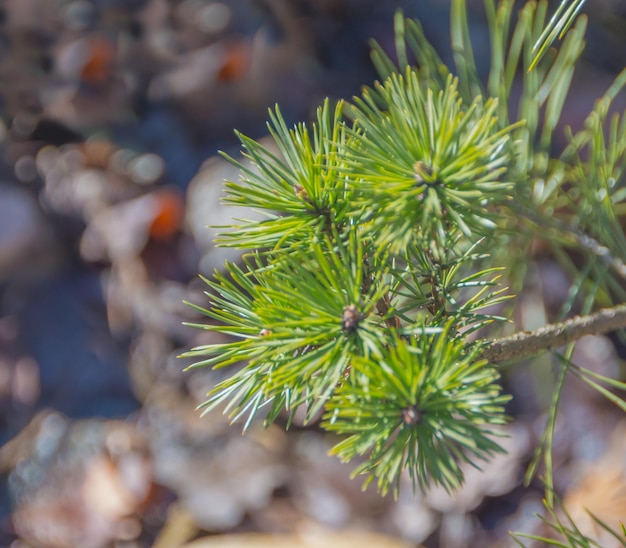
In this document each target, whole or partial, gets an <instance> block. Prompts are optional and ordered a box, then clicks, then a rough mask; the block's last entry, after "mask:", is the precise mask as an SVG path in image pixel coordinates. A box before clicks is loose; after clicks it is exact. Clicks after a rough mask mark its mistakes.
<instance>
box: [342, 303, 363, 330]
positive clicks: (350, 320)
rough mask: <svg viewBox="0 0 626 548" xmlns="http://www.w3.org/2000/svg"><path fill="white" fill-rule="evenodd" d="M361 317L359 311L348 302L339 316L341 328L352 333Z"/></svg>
mask: <svg viewBox="0 0 626 548" xmlns="http://www.w3.org/2000/svg"><path fill="white" fill-rule="evenodd" d="M360 319H361V313H360V312H359V309H358V308H357V307H356V305H354V304H349V305H348V306H346V307H344V309H343V316H342V318H341V321H342V325H343V330H344V331H346V332H347V333H353V332H354V331H356V328H357V327H358V325H359V320H360Z"/></svg>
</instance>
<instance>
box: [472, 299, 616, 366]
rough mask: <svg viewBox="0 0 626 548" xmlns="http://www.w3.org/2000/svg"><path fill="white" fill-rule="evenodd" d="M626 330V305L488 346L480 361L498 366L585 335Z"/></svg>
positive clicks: (527, 332)
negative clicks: (625, 328) (499, 363)
mask: <svg viewBox="0 0 626 548" xmlns="http://www.w3.org/2000/svg"><path fill="white" fill-rule="evenodd" d="M624 327H626V304H621V305H618V306H615V307H613V308H605V309H603V310H600V311H598V312H596V313H594V314H590V315H588V316H576V317H574V318H571V319H569V320H567V321H564V322H560V323H555V324H550V325H546V326H545V327H541V328H539V329H537V330H536V331H523V332H521V333H515V334H514V335H511V336H510V337H503V338H501V339H495V340H493V341H491V342H489V343H488V345H487V346H486V348H485V349H484V350H483V352H482V354H480V358H482V359H485V360H488V361H491V362H501V361H507V360H513V359H521V358H527V357H529V356H533V355H535V354H538V353H539V352H541V351H543V350H549V349H551V348H556V347H559V346H563V345H566V344H568V343H571V342H574V341H576V340H578V339H580V338H581V337H584V336H585V335H599V334H602V333H608V332H609V331H613V330H615V329H620V328H624Z"/></svg>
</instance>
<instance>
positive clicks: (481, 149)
mask: <svg viewBox="0 0 626 548" xmlns="http://www.w3.org/2000/svg"><path fill="white" fill-rule="evenodd" d="M566 4H567V3H566V2H564V3H563V4H562V6H561V11H559V12H557V14H555V16H554V17H553V19H552V20H551V21H550V22H549V23H546V15H547V11H548V4H547V1H545V0H543V1H539V2H529V3H527V4H526V5H524V6H523V7H522V8H521V9H519V10H518V11H516V9H515V2H514V0H501V1H499V2H495V0H485V2H484V5H485V15H486V18H487V21H488V23H489V29H490V35H489V36H490V45H491V50H490V55H491V57H490V71H489V74H488V77H487V79H486V81H482V80H481V79H480V78H479V76H478V75H479V74H480V73H481V71H479V69H478V67H477V64H476V61H475V60H476V59H477V58H484V53H483V54H481V55H475V54H474V51H473V45H472V43H471V40H470V38H469V26H468V21H467V10H466V4H465V1H464V0H452V20H451V37H452V46H453V52H454V60H455V67H454V71H453V70H451V69H449V68H448V67H446V66H445V65H444V64H443V63H442V61H441V59H440V57H439V56H438V54H437V52H436V51H435V50H434V48H433V47H432V46H431V45H430V44H429V43H428V41H427V40H426V38H425V36H424V33H423V30H422V28H421V26H420V25H419V23H418V22H417V21H406V20H404V18H403V17H402V15H401V14H398V15H397V16H396V18H395V29H396V50H397V51H396V59H397V63H394V62H393V61H392V59H391V58H390V57H389V56H388V55H387V53H386V52H384V51H383V49H382V48H381V47H380V46H379V45H377V44H372V49H373V53H372V58H373V61H374V64H375V65H376V67H377V69H378V71H379V73H380V77H381V80H380V81H379V82H376V83H375V84H374V86H373V87H372V88H364V89H363V92H362V94H361V95H360V96H359V97H355V98H354V99H353V101H352V102H351V103H343V102H339V103H338V104H337V105H335V106H332V105H331V104H330V102H329V101H325V102H324V104H323V105H322V106H321V107H320V108H319V109H318V110H317V116H316V119H315V121H314V122H313V123H312V124H310V125H307V124H304V123H301V124H298V125H296V126H295V127H294V128H289V127H288V126H287V124H286V123H285V121H284V119H283V117H282V115H281V113H280V110H279V109H278V108H276V109H275V110H274V111H271V112H270V122H269V124H268V128H269V131H270V133H271V135H272V137H273V139H274V142H275V145H276V147H277V149H278V151H279V153H278V154H276V153H273V152H272V151H270V150H269V149H267V148H265V147H264V146H262V145H261V144H260V143H258V142H256V141H254V140H252V139H250V138H248V137H246V136H244V135H239V138H240V140H241V143H242V146H243V150H244V155H245V156H246V157H247V158H248V159H249V160H250V162H251V164H252V166H253V167H251V168H247V167H245V166H244V165H242V164H237V162H235V161H234V160H232V159H230V158H229V159H230V160H231V161H232V162H234V163H236V164H237V165H238V166H239V167H240V169H241V172H242V177H241V180H240V181H233V182H228V183H227V184H226V189H227V198H226V202H227V203H232V204H239V205H244V206H247V207H251V208H255V209H257V210H261V211H263V212H264V213H265V218H264V219H263V220H261V221H257V220H255V221H251V220H246V219H242V220H238V221H237V223H236V224H234V225H233V226H229V227H223V228H224V232H223V233H222V234H221V236H220V238H219V240H218V243H219V244H220V245H223V246H231V247H237V248H240V249H242V250H248V251H247V253H246V254H245V255H244V258H243V259H242V263H240V264H232V263H228V264H226V265H225V267H224V270H223V271H221V272H216V273H215V276H214V278H213V279H212V280H206V282H207V284H208V286H209V289H210V291H209V292H208V293H207V294H208V296H209V299H210V306H208V307H207V308H202V307H199V306H195V305H192V306H194V307H195V308H196V309H197V310H199V311H200V312H201V313H203V314H205V315H206V316H208V317H209V318H210V319H211V320H213V321H212V323H209V324H206V325H205V324H202V325H197V327H200V328H202V329H207V330H210V331H215V332H219V333H224V334H226V335H228V336H230V337H231V339H230V340H229V341H228V342H224V343H219V344H211V345H206V346H201V347H197V348H194V349H192V350H191V351H189V352H188V353H186V354H185V356H187V357H193V358H194V359H195V360H196V363H195V364H194V365H193V366H192V367H205V366H211V367H216V368H219V367H226V366H236V367H234V372H233V373H232V375H231V376H230V377H229V378H227V379H226V380H224V381H223V382H222V383H220V384H219V385H217V386H216V387H215V388H214V389H213V390H212V391H211V393H210V394H209V395H208V399H207V402H206V403H205V405H204V407H205V409H206V410H207V411H208V410H212V409H215V408H219V409H221V410H225V412H227V413H229V416H230V417H231V418H232V420H234V421H235V420H239V419H244V429H245V428H247V427H248V426H249V424H250V422H251V421H252V420H253V419H254V418H255V417H256V416H258V415H260V416H262V417H263V418H264V420H265V422H266V424H269V423H271V422H272V421H274V420H276V419H277V418H278V417H279V416H281V414H284V415H285V416H286V417H287V418H288V420H291V418H292V417H293V414H294V413H295V412H296V410H297V409H299V408H304V409H305V410H306V417H307V421H312V420H317V419H318V418H319V417H320V415H321V416H322V422H321V426H322V427H323V428H325V429H327V430H329V431H331V432H335V433H337V434H340V435H342V436H345V437H344V438H343V440H342V441H340V442H339V443H338V444H337V445H336V446H335V448H334V449H333V452H334V453H335V454H337V455H338V456H339V457H340V458H341V459H343V460H352V459H356V460H358V461H359V463H360V464H358V466H357V468H356V470H355V472H354V474H355V475H360V474H363V475H365V477H366V479H365V485H367V484H369V483H370V482H372V481H375V483H376V485H377V487H378V489H379V490H380V491H381V492H382V493H386V492H387V491H388V490H392V491H393V492H394V493H395V494H397V492H398V489H399V485H400V479H401V474H402V472H403V471H404V470H407V471H408V475H409V477H410V478H411V480H412V483H413V487H414V489H419V490H422V491H424V490H426V489H428V488H429V487H431V486H433V485H441V486H443V487H444V488H445V489H446V490H448V491H452V490H454V489H456V488H458V487H459V486H460V485H461V483H462V482H463V473H462V466H461V465H462V464H463V463H469V464H472V465H477V463H480V462H481V461H488V460H489V458H490V457H492V456H493V455H494V454H495V453H498V452H500V451H501V448H500V446H499V445H498V444H497V436H496V429H494V426H495V425H501V424H503V423H505V422H506V420H507V417H506V415H505V412H504V404H505V403H506V401H507V397H506V396H505V395H503V394H502V391H501V387H500V381H499V372H498V368H496V367H495V366H494V364H489V363H486V362H485V361H484V360H482V359H481V358H480V356H481V351H482V349H483V348H484V344H485V343H486V342H487V341H486V340H483V339H480V338H476V336H475V335H474V336H470V334H472V333H476V332H477V331H478V332H479V335H480V336H487V335H490V334H492V333H490V332H489V331H488V330H485V329H484V328H486V327H488V326H490V324H492V323H493V322H494V321H496V320H502V319H505V317H506V315H507V314H506V312H507V311H506V310H504V312H503V308H502V305H503V302H504V301H506V300H507V299H509V298H510V295H508V294H507V292H506V290H505V288H502V287H499V285H498V284H499V280H500V276H501V275H502V274H505V275H506V277H507V280H508V281H510V284H511V285H513V286H514V287H516V288H519V287H521V286H522V283H523V278H524V275H525V264H526V262H527V256H528V251H529V249H530V246H531V243H532V241H533V239H535V240H536V239H541V240H543V241H544V242H546V244H547V245H548V246H549V247H550V249H551V250H552V251H553V254H554V256H555V257H557V258H558V259H559V260H561V262H562V264H563V266H564V267H565V269H566V270H567V271H568V272H570V273H571V275H572V276H571V277H572V280H573V283H572V286H571V288H570V298H569V299H568V301H567V303H566V304H565V306H564V308H563V315H564V316H565V315H566V314H568V313H569V312H570V310H571V309H572V308H573V306H574V303H575V302H577V301H580V296H581V295H583V294H584V299H583V305H582V311H583V312H589V311H591V310H593V308H594V307H595V306H597V305H611V304H613V303H614V302H615V300H626V299H625V297H626V293H625V292H626V290H624V285H623V279H624V278H626V265H624V261H626V235H625V234H624V231H623V229H622V222H621V219H623V217H624V215H626V190H625V188H626V185H625V184H624V183H625V177H626V175H625V174H624V169H625V166H626V121H625V120H624V116H614V117H612V118H611V119H610V120H608V112H609V107H610V105H611V101H612V99H613V98H614V97H615V96H616V94H617V93H618V92H619V91H620V90H621V89H623V87H624V85H626V71H625V72H624V73H622V75H620V76H619V77H618V78H617V79H616V81H615V83H614V84H613V85H612V86H611V88H610V89H609V90H607V92H606V94H605V96H604V97H603V98H602V99H601V100H599V101H598V103H597V104H596V107H595V108H594V110H593V111H592V112H591V113H590V115H589V117H588V119H587V122H586V123H585V126H584V128H583V129H581V130H580V131H578V132H577V133H573V132H572V131H569V133H568V134H567V144H566V145H565V146H563V147H561V148H562V150H559V149H558V147H557V145H556V141H555V132H556V128H557V125H558V123H559V120H560V117H561V113H562V110H563V105H564V102H565V98H566V96H567V94H568V91H569V86H570V83H571V80H572V76H573V71H574V68H575V65H576V61H577V60H578V59H579V57H580V55H581V52H582V50H583V48H584V33H585V28H586V20H585V18H584V17H579V18H576V17H575V16H576V13H577V10H578V9H580V5H581V4H582V1H580V0H574V1H573V2H570V3H569V8H565V7H563V6H566ZM563 10H566V11H563ZM567 29H569V30H568V31H567V33H566V34H565V35H564V36H563V40H562V42H561V45H560V48H559V49H558V50H552V49H551V50H546V48H547V46H546V44H548V43H550V42H551V41H552V40H553V39H554V37H555V36H556V35H557V34H559V33H560V34H563V33H565V31H566V30H567ZM411 59H414V60H415V62H416V64H415V66H413V65H411V64H410V60H411ZM453 72H454V73H455V74H456V76H454V75H453ZM514 90H519V93H514ZM514 97H517V98H516V99H513V98H514ZM556 213H558V214H559V216H558V217H559V218H555V217H556V216H555V214H556ZM511 250H513V252H512V251H511ZM571 250H576V251H577V252H578V253H579V255H580V254H582V266H580V265H577V264H574V262H573V260H572V258H571V254H570V253H569V251H571ZM598 258H600V259H601V260H598ZM494 310H495V311H497V312H494ZM501 314H503V315H504V317H503V316H502V315H501ZM479 330H481V331H479ZM570 358H571V348H570V349H568V351H567V352H566V353H565V355H564V357H562V359H561V368H560V370H559V371H558V374H557V376H556V378H555V380H554V397H553V400H552V405H551V408H550V410H549V420H548V425H547V428H546V432H545V435H544V437H543V442H542V444H541V445H540V447H539V448H538V450H537V455H536V459H535V461H534V464H533V466H532V467H531V470H530V474H529V478H530V477H531V476H532V474H534V472H535V470H536V467H538V465H539V463H540V462H541V459H543V465H544V472H545V478H544V479H545V481H546V485H547V492H548V493H552V488H553V485H552V460H551V445H552V439H553V435H554V427H555V424H556V416H557V413H558V404H559V400H560V394H561V389H562V387H563V382H564V379H565V376H566V375H567V374H574V375H577V376H579V377H580V378H582V379H583V380H584V381H585V382H586V383H587V384H589V385H590V386H592V387H593V388H594V389H596V390H598V391H599V392H600V393H601V394H603V395H604V396H606V397H607V398H609V399H610V400H611V401H614V402H615V403H617V404H618V405H620V406H623V407H624V409H625V410H626V404H624V402H623V401H622V400H621V399H619V398H618V397H617V396H615V394H614V393H613V392H610V391H609V390H608V389H607V388H606V385H608V386H609V387H611V388H613V389H620V390H621V389H624V388H626V386H624V385H623V384H622V383H618V382H617V381H615V380H612V379H608V378H606V377H603V378H598V377H597V376H594V374H593V373H592V372H589V371H587V370H584V369H582V368H580V367H577V366H575V365H574V364H572V363H571V361H570ZM620 402H621V403H620ZM622 404H623V405H622ZM547 500H548V506H549V508H550V509H552V507H553V504H554V500H553V499H552V495H551V494H549V495H548V499H547ZM561 532H562V531H561ZM574 534H576V533H574ZM563 545H566V544H563ZM572 545H578V544H572ZM580 545H584V544H580Z"/></svg>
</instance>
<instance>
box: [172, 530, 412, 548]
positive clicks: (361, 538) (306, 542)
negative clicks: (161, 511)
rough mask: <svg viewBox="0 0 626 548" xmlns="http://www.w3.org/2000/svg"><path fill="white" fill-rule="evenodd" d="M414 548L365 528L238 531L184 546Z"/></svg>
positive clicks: (227, 547)
mask: <svg viewBox="0 0 626 548" xmlns="http://www.w3.org/2000/svg"><path fill="white" fill-rule="evenodd" d="M330 546H332V547H333V548H364V547H366V546H371V547H374V546H375V547H376V548H415V545H413V544H411V543H408V542H405V541H402V540H400V539H395V538H393V537H389V536H385V535H381V534H378V533H373V532H365V531H328V530H325V529H321V528H311V529H310V530H306V531H302V532H301V533H297V534H293V535H277V534H254V533H248V534H240V535H222V536H219V537H205V538H202V539H199V540H195V541H193V542H191V543H189V544H186V545H185V546H184V548H239V547H241V548H326V547H330Z"/></svg>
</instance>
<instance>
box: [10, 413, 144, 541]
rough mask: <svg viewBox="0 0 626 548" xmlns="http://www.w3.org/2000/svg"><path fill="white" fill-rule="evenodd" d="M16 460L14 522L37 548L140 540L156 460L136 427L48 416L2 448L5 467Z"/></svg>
mask: <svg viewBox="0 0 626 548" xmlns="http://www.w3.org/2000/svg"><path fill="white" fill-rule="evenodd" d="M11 460H13V461H15V468H14V470H13V472H11V474H10V476H9V485H10V487H11V490H12V495H13V497H14V499H15V501H16V508H15V512H14V514H13V525H14V527H15V530H16V532H17V533H18V535H19V536H20V537H21V538H23V539H24V540H25V541H26V542H28V543H30V544H31V545H37V546H46V547H50V548H56V547H59V548H64V547H67V546H103V545H105V544H107V543H109V542H112V541H116V540H119V541H130V540H134V539H136V538H138V537H139V536H140V534H141V532H142V524H141V521H140V519H138V516H140V515H141V513H142V508H143V505H144V504H145V503H146V502H147V501H148V498H149V496H150V494H151V490H152V471H151V458H150V455H149V452H148V449H147V445H146V441H145V439H144V438H143V436H142V435H141V434H140V433H139V431H138V430H137V428H136V427H135V426H134V425H132V424H131V423H124V422H119V421H110V422H105V421H100V420H90V421H82V422H76V423H72V422H69V421H68V420H67V419H66V418H65V417H63V416H62V415H60V414H56V413H49V412H44V413H43V414H41V415H38V416H37V417H36V418H35V419H34V420H33V422H32V423H31V425H29V426H28V427H27V428H26V429H24V431H23V432H22V433H21V434H20V435H19V436H18V437H17V438H15V439H14V440H12V441H11V442H10V443H9V444H8V445H7V446H5V447H4V448H3V449H2V451H0V461H1V462H3V463H4V465H5V466H6V461H11Z"/></svg>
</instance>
